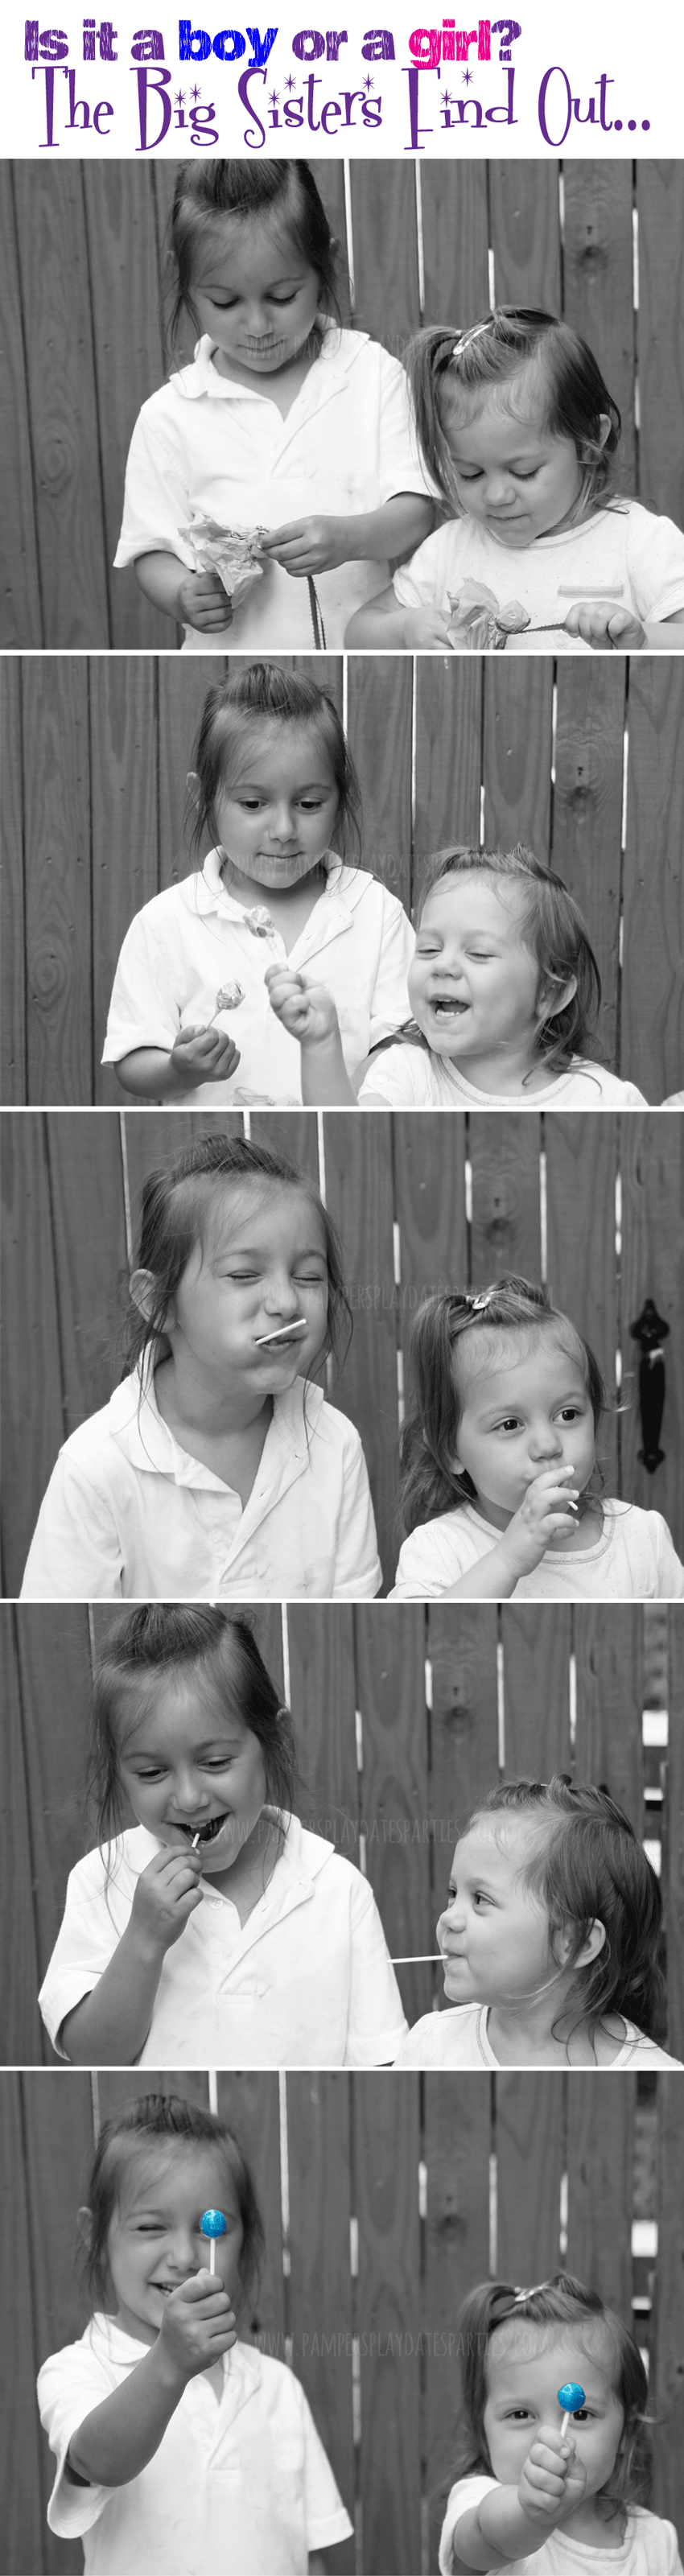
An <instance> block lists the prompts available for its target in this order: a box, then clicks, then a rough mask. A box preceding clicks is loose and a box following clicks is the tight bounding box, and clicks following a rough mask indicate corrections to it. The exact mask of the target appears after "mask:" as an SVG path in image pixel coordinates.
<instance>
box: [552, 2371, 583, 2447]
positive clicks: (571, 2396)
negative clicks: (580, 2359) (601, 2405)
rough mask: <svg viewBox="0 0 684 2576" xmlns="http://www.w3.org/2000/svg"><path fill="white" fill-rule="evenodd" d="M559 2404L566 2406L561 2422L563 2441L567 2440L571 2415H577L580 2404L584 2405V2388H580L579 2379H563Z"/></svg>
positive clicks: (559, 2391) (559, 2392) (559, 2393)
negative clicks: (566, 2435)
mask: <svg viewBox="0 0 684 2576" xmlns="http://www.w3.org/2000/svg"><path fill="white" fill-rule="evenodd" d="M558 2404H559V2406H564V2407H565V2414H564V2416H563V2422H562V2424H561V2441H562V2442H563V2441H564V2440H565V2434H566V2430H567V2426H568V2423H569V2420H570V2416H571V2415H576V2414H577V2409H578V2406H583V2405H584V2389H583V2388H580V2384H579V2380H578V2379H565V2380H564V2381H563V2386H562V2388H559V2390H558Z"/></svg>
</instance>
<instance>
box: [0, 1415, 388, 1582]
mask: <svg viewBox="0 0 684 2576" xmlns="http://www.w3.org/2000/svg"><path fill="white" fill-rule="evenodd" d="M381 1582H382V1568H381V1565H380V1559H379V1556H378V1552H377V1542H376V1536H375V1522H374V1519H373V1506H372V1503H371V1498H370V1489H369V1484H368V1475H367V1470H366V1461H365V1458H364V1454H363V1450H362V1447H361V1442H360V1439H359V1435H358V1431H355V1429H354V1425H353V1423H351V1422H348V1421H347V1419H346V1415H345V1414H344V1413H338V1412H337V1411H336V1409H335V1408H334V1406H333V1405H331V1404H326V1402H325V1399H324V1397H323V1394H322V1392H321V1388H320V1387H318V1386H313V1385H310V1384H307V1383H306V1382H305V1380H304V1378H301V1377H300V1378H296V1379H295V1383H294V1386H292V1387H290V1388H288V1390H287V1392H286V1393H285V1394H283V1395H276V1396H274V1398H273V1418H272V1421H271V1423H270V1425H269V1429H268V1431H267V1434H266V1439H265V1441H264V1446H263V1449H262V1452H261V1458H260V1460H259V1465H258V1468H257V1472H256V1476H255V1480H254V1484H253V1486H252V1491H251V1494H250V1496H249V1499H248V1501H247V1502H246V1503H245V1506H244V1509H243V1506H242V1503H241V1500H240V1496H239V1494H237V1493H234V1492H233V1490H232V1487H231V1486H230V1485H225V1484H224V1483H223V1481H222V1478H221V1477H220V1476H215V1475H214V1473H213V1470H212V1468H211V1467H205V1466H203V1464H202V1461H201V1459H199V1458H192V1457H190V1456H189V1454H188V1451H187V1450H186V1449H181V1447H180V1445H179V1442H178V1441H177V1440H175V1439H174V1435H173V1432H172V1431H170V1430H169V1428H168V1424H167V1423H166V1422H164V1421H163V1420H162V1416H161V1414H160V1412H159V1408H158V1405H157V1400H156V1396H155V1391H154V1378H153V1377H152V1378H148V1379H147V1380H146V1384H145V1390H144V1392H143V1389H142V1385H141V1380H140V1374H139V1372H138V1371H137V1370H136V1372H135V1374H134V1375H133V1376H131V1377H128V1378H126V1379H125V1380H124V1383H123V1385H122V1386H117V1387H116V1388H115V1391H114V1394H113V1395H112V1396H111V1397H110V1401H109V1404H105V1405H103V1407H102V1411H101V1412H100V1413H93V1414H92V1415H91V1418H90V1421H89V1422H82V1423H81V1425H80V1427H79V1429H78V1431H72V1434H71V1438H70V1439H69V1440H65V1443H64V1447H63V1449H60V1453H59V1457H58V1459H57V1464H56V1466H55V1467H53V1471H52V1475H51V1477H50V1482H49V1485H48V1489H47V1493H46V1495H45V1498H44V1501H43V1502H42V1504H41V1508H40V1512H39V1515H38V1520H37V1523H36V1528H35V1531H34V1535H33V1538H32V1541H31V1546H30V1549H29V1554H28V1559H27V1564H26V1572H25V1575H24V1581H23V1585H22V1593H21V1598H22V1600H23V1601H112V1600H116V1599H123V1600H124V1601H148V1600H152V1601H236V1600H237V1601H240V1600H242V1601H292V1600H314V1601H318V1600H333V1601H359V1600H372V1599H373V1598H374V1595H375V1593H376V1592H377V1591H378V1588H379V1585H380V1583H381Z"/></svg>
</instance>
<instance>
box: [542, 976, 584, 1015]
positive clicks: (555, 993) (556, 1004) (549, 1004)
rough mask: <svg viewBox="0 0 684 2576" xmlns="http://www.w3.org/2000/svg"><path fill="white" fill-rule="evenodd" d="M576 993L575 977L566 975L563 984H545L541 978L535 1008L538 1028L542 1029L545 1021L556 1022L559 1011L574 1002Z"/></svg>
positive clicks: (564, 1009)
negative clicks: (565, 980)
mask: <svg viewBox="0 0 684 2576" xmlns="http://www.w3.org/2000/svg"><path fill="white" fill-rule="evenodd" d="M576 991H577V976H576V975H568V979H567V983H565V984H551V983H549V984H545V983H544V981H543V978H542V980H541V982H540V986H539V992H538V994H537V1000H536V1006H535V1019H536V1020H538V1022H539V1026H540V1027H543V1025H544V1022H545V1020H557V1019H558V1018H559V1016H560V1013H561V1011H566V1010H567V1007H568V1002H572V1001H574V998H575V994H576Z"/></svg>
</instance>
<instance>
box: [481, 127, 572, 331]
mask: <svg viewBox="0 0 684 2576" xmlns="http://www.w3.org/2000/svg"><path fill="white" fill-rule="evenodd" d="M489 205H490V222H491V229H492V247H493V251H494V294H495V298H496V302H497V304H517V305H518V306H525V305H528V306H529V305H531V306H533V307H534V309H535V310H536V311H537V312H539V311H542V312H545V313H557V314H560V310H561V242H560V222H559V206H558V172H557V171H556V170H554V168H553V165H552V164H551V163H550V162H549V163H548V165H546V164H545V163H544V162H543V161H510V162H509V161H490V164H489Z"/></svg>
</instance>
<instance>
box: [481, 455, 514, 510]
mask: <svg viewBox="0 0 684 2576" xmlns="http://www.w3.org/2000/svg"><path fill="white" fill-rule="evenodd" d="M512 491H513V484H512V482H511V478H510V474H507V473H506V470H505V467H504V466H502V465H496V466H492V467H491V468H490V472H489V473H488V475H487V482H486V492H487V500H488V501H489V502H490V503H491V506H492V508H494V509H501V507H502V504H503V503H504V502H505V501H510V498H511V494H512Z"/></svg>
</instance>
